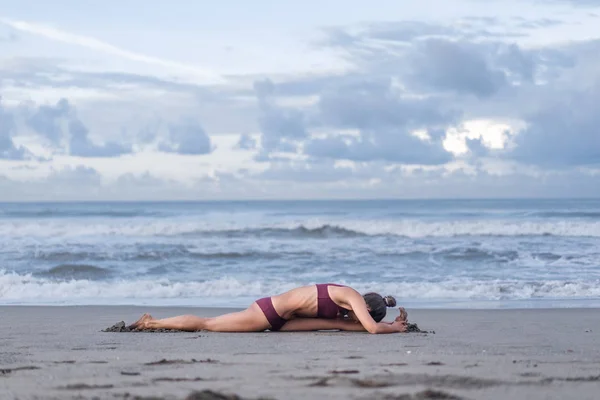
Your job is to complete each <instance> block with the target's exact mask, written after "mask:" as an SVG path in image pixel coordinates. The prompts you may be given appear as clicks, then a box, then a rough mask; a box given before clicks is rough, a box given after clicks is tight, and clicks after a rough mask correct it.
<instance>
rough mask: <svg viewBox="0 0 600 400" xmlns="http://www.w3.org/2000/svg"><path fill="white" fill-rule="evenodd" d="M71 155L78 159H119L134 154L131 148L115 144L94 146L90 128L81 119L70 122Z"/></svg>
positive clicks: (108, 143)
mask: <svg viewBox="0 0 600 400" xmlns="http://www.w3.org/2000/svg"><path fill="white" fill-rule="evenodd" d="M69 134H70V140H69V154H71V155H73V156H78V157H118V156H121V155H123V154H129V153H131V152H132V149H131V146H124V145H121V144H118V143H114V142H107V143H105V144H103V145H96V144H94V143H93V142H92V141H91V140H90V138H89V130H88V128H87V127H86V126H85V125H84V124H83V122H81V121H80V120H79V119H72V120H71V121H69Z"/></svg>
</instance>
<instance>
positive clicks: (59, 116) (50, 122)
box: [26, 99, 72, 144]
mask: <svg viewBox="0 0 600 400" xmlns="http://www.w3.org/2000/svg"><path fill="white" fill-rule="evenodd" d="M26 111H29V113H30V115H29V116H28V117H27V118H26V123H27V125H29V127H31V128H32V129H33V130H34V131H35V132H37V133H38V134H40V135H41V136H43V137H45V138H47V139H49V140H50V141H51V142H52V143H54V144H59V143H60V141H61V140H62V138H63V126H62V125H63V124H64V120H66V119H69V118H70V116H71V114H72V113H71V105H70V104H69V101H68V100H66V99H60V100H59V101H58V102H57V103H56V105H46V104H42V105H40V106H38V107H37V108H33V109H31V110H26Z"/></svg>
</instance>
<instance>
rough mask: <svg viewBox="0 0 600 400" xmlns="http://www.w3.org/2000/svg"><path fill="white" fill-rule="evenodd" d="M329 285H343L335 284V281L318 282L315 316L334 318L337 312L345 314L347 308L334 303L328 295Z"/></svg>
mask: <svg viewBox="0 0 600 400" xmlns="http://www.w3.org/2000/svg"><path fill="white" fill-rule="evenodd" d="M329 286H338V287H343V285H336V284H335V283H320V284H317V317H318V318H326V319H335V318H337V317H338V314H342V315H345V314H347V313H348V310H346V309H345V308H342V307H340V306H338V305H337V304H335V302H334V301H333V300H331V297H330V296H329V290H328V287H329Z"/></svg>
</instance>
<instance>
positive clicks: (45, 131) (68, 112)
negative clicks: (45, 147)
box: [23, 98, 133, 157]
mask: <svg viewBox="0 0 600 400" xmlns="http://www.w3.org/2000/svg"><path fill="white" fill-rule="evenodd" d="M23 112H24V114H25V115H26V117H25V122H26V124H27V125H28V126H29V127H30V128H31V129H33V130H34V131H35V132H36V133H37V134H38V135H40V136H42V137H43V138H46V139H48V140H49V141H50V142H51V143H53V144H54V145H55V146H59V145H60V144H61V142H62V141H63V139H65V137H67V135H66V132H68V143H69V146H68V147H69V154H70V155H73V156H78V157H118V156H120V155H123V154H128V153H131V152H132V151H133V150H132V148H131V146H125V145H122V144H118V143H114V142H107V143H105V144H103V145H97V144H94V142H93V141H92V140H91V139H90V137H89V129H88V128H87V127H86V126H85V124H84V123H83V122H82V121H81V120H80V119H79V117H78V116H77V110H76V109H75V107H74V106H73V105H71V104H70V103H69V101H68V100H67V99H64V98H63V99H60V100H59V101H58V102H57V103H56V105H47V104H42V105H39V106H36V105H34V104H29V105H25V106H24V111H23Z"/></svg>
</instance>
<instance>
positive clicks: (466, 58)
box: [409, 40, 507, 97]
mask: <svg viewBox="0 0 600 400" xmlns="http://www.w3.org/2000/svg"><path fill="white" fill-rule="evenodd" d="M411 61H412V62H411V71H410V73H409V77H410V78H411V79H410V80H409V82H411V83H412V84H413V86H419V87H421V88H423V89H430V90H442V91H451V92H457V93H461V94H462V93H465V94H474V95H476V96H478V97H489V96H491V95H493V94H494V93H496V92H497V91H498V90H499V89H500V88H501V87H503V86H505V85H506V84H507V81H506V75H505V74H504V73H503V72H502V71H500V70H498V69H496V68H494V67H493V66H491V65H490V63H489V62H488V61H487V60H486V57H485V55H484V54H482V52H480V51H478V49H477V48H476V47H475V46H472V45H470V44H467V43H456V42H451V41H447V40H427V41H425V42H423V43H420V44H418V45H417V46H416V49H415V51H414V53H413V54H412V55H411Z"/></svg>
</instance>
